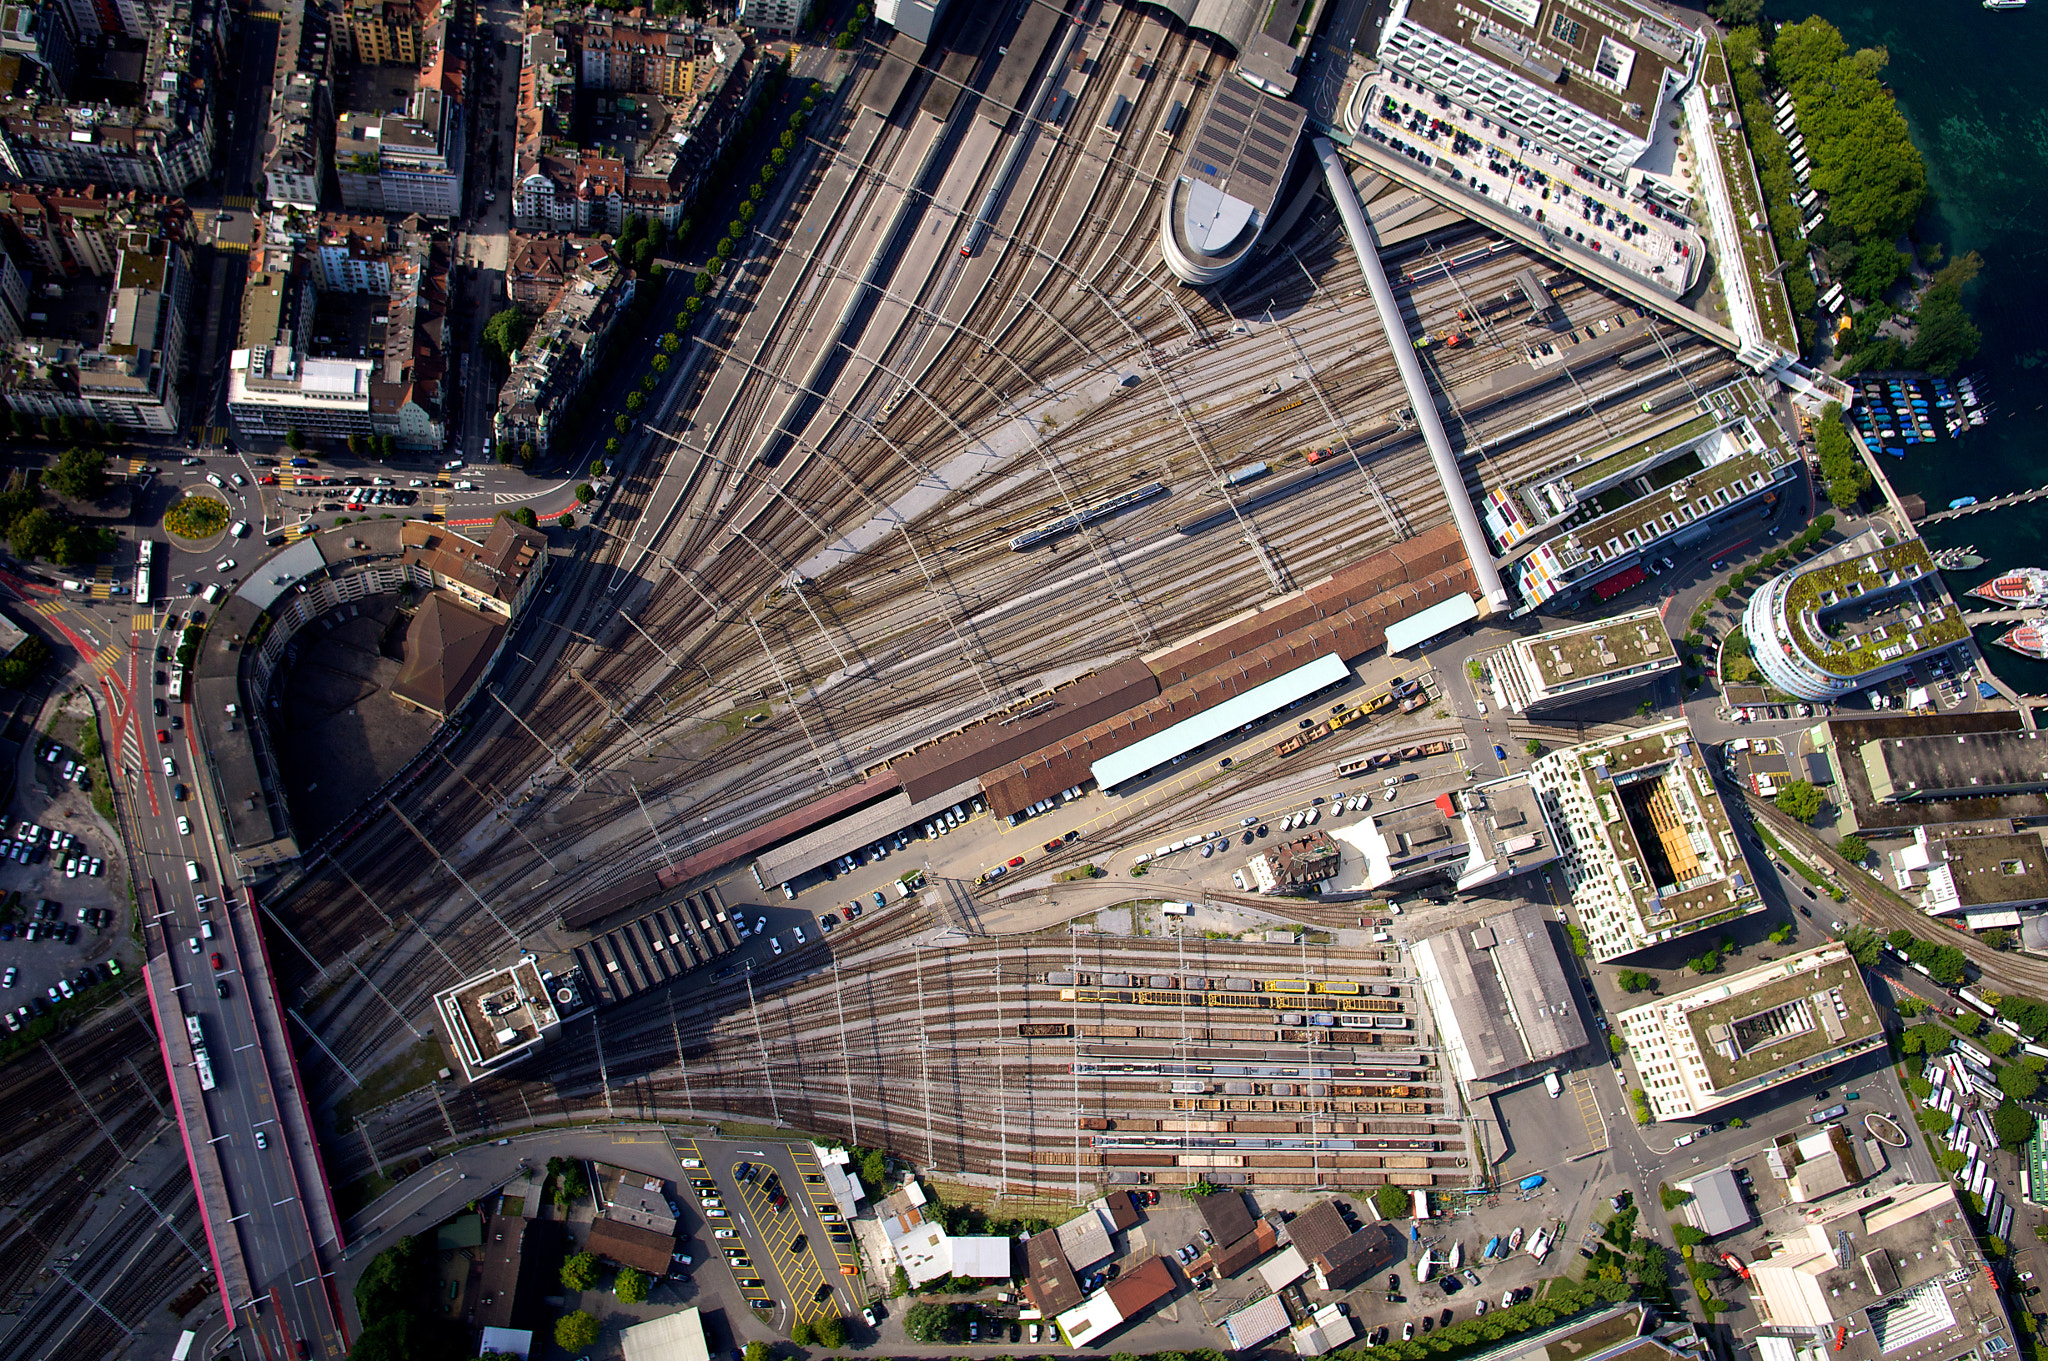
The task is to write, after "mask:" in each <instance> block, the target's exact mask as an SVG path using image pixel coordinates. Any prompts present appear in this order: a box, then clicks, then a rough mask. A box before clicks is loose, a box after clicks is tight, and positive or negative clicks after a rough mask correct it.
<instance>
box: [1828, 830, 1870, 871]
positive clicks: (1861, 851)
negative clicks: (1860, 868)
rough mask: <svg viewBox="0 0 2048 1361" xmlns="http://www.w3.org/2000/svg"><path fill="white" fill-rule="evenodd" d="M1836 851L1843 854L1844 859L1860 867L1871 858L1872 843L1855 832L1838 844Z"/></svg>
mask: <svg viewBox="0 0 2048 1361" xmlns="http://www.w3.org/2000/svg"><path fill="white" fill-rule="evenodd" d="M1835 849H1836V850H1838V851H1840V852H1841V853H1842V859H1844V860H1846V861H1848V862H1849V863H1850V864H1852V865H1860V864H1862V863H1863V862H1864V861H1866V860H1868V859H1869V858H1870V843H1869V842H1867V841H1865V840H1864V839H1863V838H1862V837H1860V836H1857V835H1856V834H1855V833H1854V832H1851V833H1850V834H1849V835H1847V836H1845V837H1843V838H1842V839H1841V840H1840V841H1838V842H1836V843H1835Z"/></svg>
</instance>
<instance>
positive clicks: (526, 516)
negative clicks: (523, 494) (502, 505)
mask: <svg viewBox="0 0 2048 1361" xmlns="http://www.w3.org/2000/svg"><path fill="white" fill-rule="evenodd" d="M498 513H499V514H500V515H503V516H504V517H505V518H506V519H508V520H510V521H511V522H512V523H513V524H515V525H525V526H526V527H527V528H528V529H538V528H540V518H539V517H538V516H536V515H535V514H534V513H533V507H531V506H520V507H518V508H516V509H513V510H501V511H499V512H498Z"/></svg>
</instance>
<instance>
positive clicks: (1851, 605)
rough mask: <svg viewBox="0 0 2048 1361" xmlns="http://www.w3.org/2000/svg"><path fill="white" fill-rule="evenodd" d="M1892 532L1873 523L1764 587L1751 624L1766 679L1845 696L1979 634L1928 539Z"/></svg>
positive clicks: (1796, 690) (1795, 690)
mask: <svg viewBox="0 0 2048 1361" xmlns="http://www.w3.org/2000/svg"><path fill="white" fill-rule="evenodd" d="M1889 538H1890V536H1889V535H1885V534H1881V533H1880V532H1879V531H1878V530H1875V529H1871V530H1866V531H1865V532H1864V533H1862V534H1859V535H1857V536H1856V537H1855V538H1854V539H1851V540H1850V541H1849V542H1848V543H1845V544H1843V545H1841V546H1840V547H1838V548H1835V549H1833V550H1832V551H1830V552H1828V553H1824V554H1822V555H1821V556H1820V557H1819V558H1817V559H1815V560H1814V561H1812V562H1809V563H1805V564H1803V565H1801V566H1798V567H1794V568H1791V569H1789V570H1787V571H1785V572H1781V573H1779V574H1778V575H1777V576H1776V577H1773V578H1772V579H1771V580H1770V581H1768V582H1766V583H1765V584H1764V585H1762V586H1760V587H1758V588H1757V589H1756V591H1755V592H1754V593H1753V594H1752V595H1751V596H1750V598H1749V605H1748V607H1747V608H1745V609H1744V610H1743V612H1742V631H1743V634H1744V636H1745V637H1746V638H1747V639H1748V641H1749V652H1750V656H1751V657H1752V658H1754V659H1755V661H1756V666H1757V670H1759V671H1761V672H1762V673H1763V675H1764V679H1765V680H1767V681H1769V682H1770V684H1771V685H1773V686H1775V687H1776V688H1778V689H1779V690H1782V691H1784V692H1785V693H1786V694H1790V695H1797V696H1799V698H1801V699H1812V700H1836V699H1840V698H1841V697H1842V696H1844V695H1847V694H1850V693H1852V692H1854V691H1857V690H1861V689H1863V688H1865V687H1866V686H1871V685H1876V684H1877V683H1879V682H1880V681H1886V680H1890V679H1892V678H1893V677H1895V676H1902V675H1904V674H1905V673H1906V670H1907V668H1908V667H1910V666H1912V665H1913V664H1914V663H1915V662H1917V661H1920V660H1921V659H1922V658H1925V657H1931V656H1933V655H1934V654H1936V653H1939V652H1944V651H1947V650H1948V649H1949V648H1951V647H1954V646H1955V645H1956V644H1957V643H1960V642H1962V641H1963V639H1964V638H1966V637H1968V636H1969V627H1968V625H1966V624H1965V623H1964V622H1963V614H1962V611H1961V610H1959V609H1957V608H1956V605H1955V602H1954V601H1952V600H1950V599H1949V597H1948V591H1947V589H1946V588H1945V587H1943V586H1942V584H1941V577H1940V575H1939V574H1938V573H1937V572H1936V571H1935V567H1934V560H1933V559H1932V558H1931V557H1930V556H1929V555H1928V552H1927V545H1926V544H1924V543H1922V542H1921V541H1920V540H1919V539H1917V538H1914V539H1906V540H1903V541H1901V542H1896V543H1894V542H1887V540H1888V539H1889Z"/></svg>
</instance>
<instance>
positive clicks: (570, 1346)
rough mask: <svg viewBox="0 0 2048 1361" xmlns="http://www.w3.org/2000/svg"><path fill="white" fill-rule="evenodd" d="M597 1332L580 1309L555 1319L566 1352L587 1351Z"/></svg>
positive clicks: (560, 1344)
mask: <svg viewBox="0 0 2048 1361" xmlns="http://www.w3.org/2000/svg"><path fill="white" fill-rule="evenodd" d="M597 1332H598V1329H597V1320H596V1319H595V1318H593V1317H591V1316H590V1315H589V1314H586V1313H584V1312H583V1311H582V1310H581V1309H578V1310H577V1311H576V1312H574V1313H572V1314H564V1315H562V1316H561V1317H560V1318H558V1319H556V1320H555V1345H556V1346H557V1347H560V1348H561V1349H562V1350H563V1351H565V1352H578V1353H581V1352H586V1351H588V1350H590V1348H591V1347H592V1346H593V1345H595V1344H596V1342H597ZM351 1355H353V1353H351Z"/></svg>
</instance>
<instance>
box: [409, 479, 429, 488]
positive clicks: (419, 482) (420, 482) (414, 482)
mask: <svg viewBox="0 0 2048 1361" xmlns="http://www.w3.org/2000/svg"><path fill="white" fill-rule="evenodd" d="M405 485H406V486H408V487H424V486H426V485H427V479H425V478H424V477H410V478H407V479H406V482H405Z"/></svg>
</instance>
